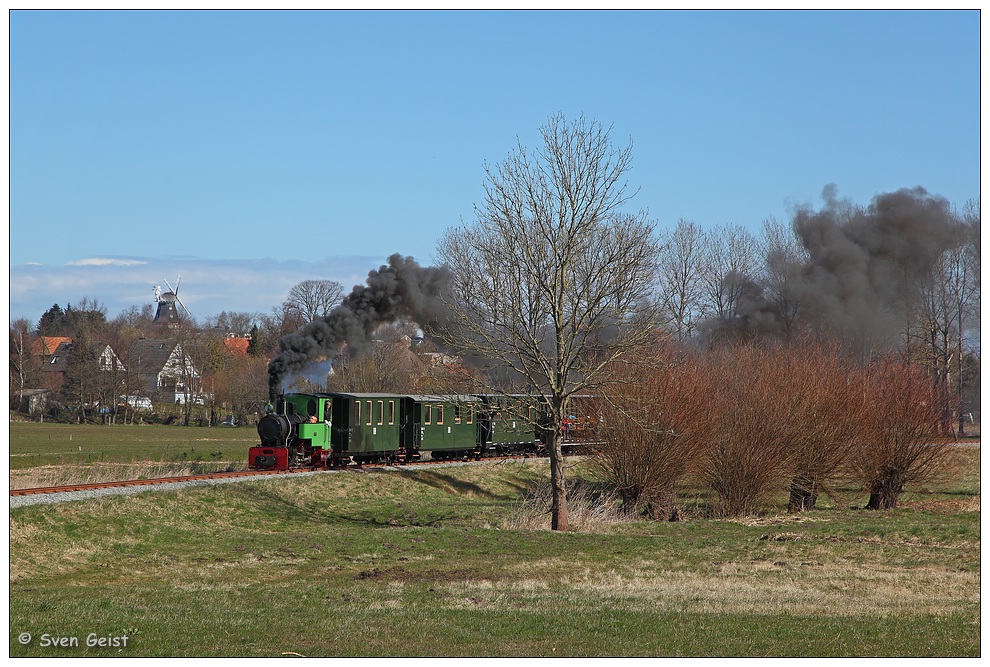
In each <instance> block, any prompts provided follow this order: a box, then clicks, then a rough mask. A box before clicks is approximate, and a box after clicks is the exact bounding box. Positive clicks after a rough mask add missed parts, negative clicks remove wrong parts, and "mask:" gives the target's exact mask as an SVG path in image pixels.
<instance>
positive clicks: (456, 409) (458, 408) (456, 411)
mask: <svg viewBox="0 0 990 667" xmlns="http://www.w3.org/2000/svg"><path fill="white" fill-rule="evenodd" d="M454 423H455V424H460V423H461V404H460V403H458V404H456V405H455V406H454Z"/></svg>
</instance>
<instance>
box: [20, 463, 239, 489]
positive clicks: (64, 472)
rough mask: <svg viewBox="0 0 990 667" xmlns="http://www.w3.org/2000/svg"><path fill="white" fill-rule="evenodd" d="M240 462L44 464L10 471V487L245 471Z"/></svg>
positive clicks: (27, 487) (26, 487)
mask: <svg viewBox="0 0 990 667" xmlns="http://www.w3.org/2000/svg"><path fill="white" fill-rule="evenodd" d="M246 468H247V465H246V464H245V463H244V462H240V461H238V462H234V461H197V462H188V461H185V462H156V461H139V462H135V463H110V462H100V463H83V464H71V465H47V466H38V467H35V468H25V469H23V470H11V471H10V489H11V490H14V489H33V488H38V487H45V486H63V485H68V484H99V483H102V482H118V481H121V480H130V479H151V478H155V477H177V476H181V475H198V474H203V473H210V472H220V471H233V470H245V469H246Z"/></svg>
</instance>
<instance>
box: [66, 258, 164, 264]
mask: <svg viewBox="0 0 990 667" xmlns="http://www.w3.org/2000/svg"><path fill="white" fill-rule="evenodd" d="M147 263H148V262H146V261H144V260H140V259H117V258H113V257H88V258H86V259H80V260H76V261H74V262H69V263H68V264H66V266H140V265H141V264H147Z"/></svg>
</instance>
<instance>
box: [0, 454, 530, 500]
mask: <svg viewBox="0 0 990 667" xmlns="http://www.w3.org/2000/svg"><path fill="white" fill-rule="evenodd" d="M522 458H529V457H524V456H494V457H486V458H483V459H478V461H479V462H487V461H509V460H514V459H522ZM472 460H473V459H472ZM469 462H470V461H466V462H465V461H456V460H455V461H432V460H427V461H410V462H408V463H403V464H400V465H395V464H385V463H364V464H361V465H354V464H352V465H349V466H346V467H344V468H292V469H289V470H240V471H236V472H214V473H205V474H201V475H181V476H175V477H154V478H149V479H129V480H119V481H113V482H93V483H89V484H66V485H63V486H39V487H34V488H29V489H11V490H10V497H11V498H15V497H19V496H36V495H48V494H53V493H71V492H73V491H94V490H99V489H115V488H122V487H135V486H157V485H161V484H175V483H182V482H199V481H209V480H218V479H231V478H238V477H262V476H265V475H290V474H293V473H312V472H330V471H348V470H352V471H359V470H375V469H386V468H412V467H420V466H431V465H439V464H451V463H455V464H456V463H469Z"/></svg>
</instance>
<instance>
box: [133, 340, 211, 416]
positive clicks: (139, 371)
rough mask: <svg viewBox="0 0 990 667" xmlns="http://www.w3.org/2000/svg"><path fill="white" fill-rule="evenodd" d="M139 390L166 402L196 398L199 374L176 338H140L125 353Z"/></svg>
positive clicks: (183, 401) (181, 401)
mask: <svg viewBox="0 0 990 667" xmlns="http://www.w3.org/2000/svg"><path fill="white" fill-rule="evenodd" d="M127 366H128V369H129V371H130V372H131V373H132V374H134V375H135V377H137V379H138V384H139V386H140V387H141V389H142V392H143V393H146V394H147V395H149V396H152V397H157V398H158V399H159V400H161V401H165V402H169V403H185V402H186V400H189V399H191V400H194V401H195V400H196V397H197V396H198V393H199V381H200V373H199V371H198V370H197V369H196V366H195V364H193V361H192V359H191V358H190V357H189V355H188V354H186V353H185V352H184V351H183V349H182V344H181V343H179V342H178V341H176V340H168V339H154V338H141V339H139V340H137V341H135V343H134V344H133V345H132V346H131V349H130V352H129V354H128V355H127Z"/></svg>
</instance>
